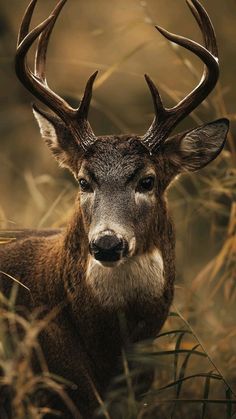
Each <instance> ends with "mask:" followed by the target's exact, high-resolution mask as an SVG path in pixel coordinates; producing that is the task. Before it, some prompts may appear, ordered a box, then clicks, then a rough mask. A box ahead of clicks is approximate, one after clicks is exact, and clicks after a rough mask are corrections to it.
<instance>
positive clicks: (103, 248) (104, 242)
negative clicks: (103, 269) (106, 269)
mask: <svg viewBox="0 0 236 419" xmlns="http://www.w3.org/2000/svg"><path fill="white" fill-rule="evenodd" d="M89 250H90V253H91V255H92V256H93V257H94V258H95V259H96V260H98V261H99V262H101V263H103V262H105V263H106V262H117V261H119V260H120V259H122V258H123V257H125V256H126V255H127V253H128V242H127V241H126V240H125V239H124V238H123V237H122V236H118V235H117V234H114V233H113V232H111V231H106V232H103V233H100V234H99V235H98V236H97V237H96V238H95V239H94V240H92V241H91V242H90V245H89Z"/></svg>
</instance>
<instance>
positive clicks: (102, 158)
mask: <svg viewBox="0 0 236 419" xmlns="http://www.w3.org/2000/svg"><path fill="white" fill-rule="evenodd" d="M129 139H131V140H132V137H128V138H123V137H121V138H119V137H107V138H106V139H104V137H103V138H102V139H101V140H100V139H98V141H97V142H96V143H95V145H94V146H93V147H92V148H91V150H89V152H88V153H86V154H85V157H84V159H83V161H82V163H81V166H80V168H79V171H78V176H83V175H85V176H86V175H88V176H91V177H93V176H96V177H97V178H98V179H100V180H102V181H108V180H111V181H113V182H114V181H119V180H121V181H122V180H123V181H125V180H127V179H129V178H130V177H132V176H133V175H135V174H137V175H139V174H140V175H145V174H147V173H153V174H154V173H155V164H154V160H153V159H152V157H151V156H150V154H149V152H148V151H147V150H146V149H145V148H144V147H143V146H142V145H140V144H139V143H132V142H131V143H130V141H129Z"/></svg>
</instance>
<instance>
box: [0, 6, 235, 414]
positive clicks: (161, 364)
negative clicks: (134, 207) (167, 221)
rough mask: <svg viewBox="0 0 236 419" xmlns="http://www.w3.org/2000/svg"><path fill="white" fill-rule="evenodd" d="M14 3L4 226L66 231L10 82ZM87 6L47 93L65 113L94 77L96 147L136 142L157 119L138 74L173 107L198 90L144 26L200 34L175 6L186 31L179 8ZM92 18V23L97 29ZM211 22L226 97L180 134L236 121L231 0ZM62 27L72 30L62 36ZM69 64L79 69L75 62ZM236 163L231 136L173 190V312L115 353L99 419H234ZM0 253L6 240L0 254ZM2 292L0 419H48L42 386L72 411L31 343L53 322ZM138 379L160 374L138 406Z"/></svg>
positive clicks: (65, 184)
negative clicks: (116, 366) (64, 101)
mask: <svg viewBox="0 0 236 419" xmlns="http://www.w3.org/2000/svg"><path fill="white" fill-rule="evenodd" d="M13 3H14V2H13ZM19 3H20V4H19V5H18V4H17V6H16V5H14V4H9V2H8V3H7V4H6V2H4V1H3V0H0V5H1V16H0V19H1V23H2V25H1V31H2V45H1V48H2V50H1V51H0V54H1V55H0V60H1V64H2V74H3V77H2V86H1V91H2V97H3V100H4V101H5V104H6V105H5V106H4V109H3V111H2V116H1V118H2V122H3V124H1V127H0V130H1V138H2V140H1V141H2V146H1V152H0V168H1V169H2V172H3V173H2V174H1V182H0V196H1V201H0V226H1V228H15V227H17V226H27V227H48V226H49V227H57V226H63V225H64V224H65V222H66V218H67V217H68V216H69V213H70V210H71V206H72V202H73V199H74V198H73V197H74V195H75V185H74V183H73V180H71V179H70V177H69V176H68V175H67V174H66V173H63V172H59V170H58V169H57V168H56V165H54V163H53V162H52V159H51V158H50V156H49V153H48V150H47V149H46V148H43V145H42V144H41V143H40V142H39V141H38V142H36V141H34V138H31V137H37V136H38V132H37V129H36V127H35V126H34V125H33V122H32V121H33V118H32V117H31V115H30V111H29V97H28V95H27V94H26V93H25V92H23V91H22V89H21V88H20V87H19V86H18V85H17V83H16V81H15V79H14V75H13V72H11V70H10V69H11V61H12V57H13V55H14V52H13V51H14V43H13V41H12V39H13V38H14V39H15V38H16V35H15V34H16V28H17V24H18V23H19V19H20V16H21V14H22V12H23V9H24V7H25V2H24V1H21V2H19ZM48 3H50V4H49V6H50V5H53V4H54V3H53V2H52V1H49V2H48ZM74 3H76V2H74ZM79 3H80V2H79ZM90 3H91V4H89V5H87V4H86V7H85V3H84V5H82V4H81V5H79V6H80V13H81V18H80V22H81V27H80V24H79V31H80V39H79V40H78V24H77V16H78V10H75V13H73V11H74V10H73V8H74V9H75V8H76V5H75V4H72V3H71V4H69V2H68V6H67V8H66V10H67V15H66V16H65V18H64V21H63V19H62V22H61V28H59V30H58V35H57V37H58V39H59V41H58V43H57V42H56V40H54V39H53V40H52V54H54V55H53V59H52V60H51V62H49V70H50V67H51V69H52V75H53V70H54V71H55V68H57V66H58V64H60V67H62V66H63V69H62V70H63V71H61V75H60V71H58V72H57V74H56V75H55V77H52V83H54V84H55V85H58V90H59V91H60V92H63V90H64V92H67V94H68V99H71V100H73V99H72V96H74V90H75V87H74V86H75V84H77V80H78V74H79V75H81V77H80V80H81V89H82V81H83V80H85V79H86V77H87V75H88V73H91V72H92V71H93V70H95V69H96V68H97V67H98V68H101V69H103V72H102V74H101V75H100V78H98V81H97V85H96V89H95V99H94V102H93V109H92V113H91V118H90V119H91V120H92V121H94V123H93V126H97V132H98V133H99V131H100V132H103V133H106V132H110V131H113V132H114V131H115V132H119V131H122V132H124V131H125V132H131V131H136V132H141V131H142V130H144V123H143V120H144V117H146V116H147V118H146V119H148V118H149V112H150V109H151V107H150V108H149V96H148V95H149V93H148V91H147V89H145V85H144V82H143V81H142V79H141V76H142V74H143V73H144V72H147V71H148V72H149V73H150V74H154V75H155V76H156V79H157V81H158V80H159V83H158V85H159V86H160V87H161V88H162V93H163V97H164V99H165V101H166V102H167V103H168V101H169V102H170V103H173V102H174V101H177V100H178V99H179V98H180V97H181V96H183V95H184V92H185V91H187V90H189V86H192V84H193V83H194V81H195V79H196V78H197V79H198V77H199V76H198V74H199V72H198V63H196V65H195V61H194V64H192V57H191V56H189V54H186V53H185V52H183V51H182V50H180V49H179V48H176V47H175V48H173V47H172V45H169V46H168V44H167V43H166V42H165V41H163V40H162V39H160V37H159V35H157V34H156V33H155V32H153V30H152V23H153V22H157V21H158V23H160V24H161V25H163V26H166V27H167V28H168V29H170V30H173V31H177V32H181V33H184V34H185V33H187V34H188V35H189V34H192V33H194V34H195V32H194V30H193V29H192V28H193V26H194V23H193V21H192V20H190V19H188V17H189V15H188V14H187V11H185V9H184V7H185V6H184V4H182V3H181V4H178V8H180V7H181V17H179V16H178V18H177V14H178V13H175V12H174V11H173V10H174V9H175V7H177V6H176V5H175V2H173V0H168V1H165V2H164V1H162V0H160V2H159V4H158V5H155V4H152V1H150V2H149V4H148V5H147V4H146V2H143V1H142V2H140V3H138V2H135V1H132V2H131V3H130V4H129V5H128V6H127V3H126V2H125V1H121V5H120V7H121V8H120V9H119V11H118V10H114V6H111V4H110V3H109V2H107V0H102V3H101V10H100V9H98V8H97V5H96V2H95V0H93V1H91V2H90ZM108 3H109V4H108ZM49 6H48V7H49ZM40 7H41V8H40ZM40 7H39V13H42V15H44V16H45V14H46V13H47V12H48V9H47V8H46V7H45V5H44V4H42V5H41V6H40ZM94 7H95V8H96V14H95V15H96V16H95V17H96V19H95V17H93V16H94V13H93V8H94ZM122 7H123V9H122ZM49 8H50V7H49ZM111 8H112V9H111ZM207 8H208V10H209V11H210V13H211V15H212V18H213V20H214V22H215V26H216V29H217V35H218V38H219V43H220V47H221V48H220V49H221V66H222V70H223V71H222V79H221V85H219V86H218V88H217V90H216V92H215V93H214V94H213V95H212V96H211V97H210V99H209V100H208V101H207V102H205V103H204V104H203V105H202V106H201V107H200V108H199V110H198V112H197V113H194V114H193V115H192V117H191V118H188V120H187V121H186V122H185V123H184V125H183V127H181V128H183V129H187V128H189V127H190V126H192V125H193V124H195V125H196V124H199V123H201V122H205V121H209V120H213V119H216V118H218V117H222V116H226V117H229V119H231V121H235V119H236V114H235V113H234V110H233V106H234V104H235V97H234V96H235V94H234V93H235V92H234V91H233V87H234V69H233V64H232V59H231V57H232V51H233V46H232V43H231V38H232V37H235V33H234V32H235V25H234V20H233V19H235V3H234V2H233V0H232V1H229V2H227V4H225V5H222V2H220V1H215V0H214V1H213V0H211V1H208V2H207ZM71 9H72V10H71ZM182 9H183V13H182ZM121 10H123V12H124V13H123V12H122V13H123V14H121ZM111 11H112V12H113V13H111ZM13 12H14V13H13ZM175 14H176V16H175ZM74 16H76V18H75V17H74ZM40 17H41V15H40V16H39V18H40ZM69 19H71V21H70V22H71V27H70V28H69V29H68V21H69ZM75 19H76V20H75ZM85 22H87V23H85ZM63 25H64V26H63ZM86 25H87V26H86ZM59 26H60V25H59ZM191 36H192V35H191ZM64 37H65V39H64ZM71 37H72V38H71ZM108 37H109V42H108V40H107V39H108ZM124 39H125V48H124ZM196 39H197V34H196ZM112 42H113V44H112ZM77 43H79V46H78V45H77ZM114 43H115V47H114ZM91 44H92V45H93V47H91ZM66 45H70V46H71V47H70V48H69V53H68V59H67V52H65V57H64V52H63V53H61V50H62V49H63V48H66ZM117 45H119V47H117ZM122 47H123V48H122ZM9 48H10V49H9ZM93 48H94V49H93ZM78 49H79V54H77V50H78ZM73 51H75V52H76V54H75V52H73ZM73 53H74V54H75V58H74V59H73V60H72V58H71V57H72V56H73ZM78 55H80V58H78ZM61 56H62V57H63V62H62V60H61V58H60V57H61ZM58 57H59V58H58ZM153 57H155V59H154V58H153ZM160 57H161V60H160ZM64 58H65V61H64ZM88 60H90V61H88ZM144 64H145V65H144ZM147 67H148V68H147ZM167 68H168V69H169V71H168V74H167V71H166V69H167ZM134 69H136V70H135V71H134ZM63 72H64V74H63ZM123 73H125V74H123ZM173 74H174V76H175V77H174V78H173ZM65 75H66V77H65ZM157 75H158V76H157ZM154 78H155V77H154ZM49 79H50V76H49ZM71 80H72V81H71ZM67 83H68V86H67ZM70 83H71V84H70ZM72 83H73V85H72ZM231 85H232V89H231V87H230V86H231ZM121 86H124V88H123V89H122V88H121ZM166 86H168V88H167V87H166ZM101 87H102V89H101ZM111 89H113V95H112V97H111V94H110V92H111ZM140 89H143V90H140ZM78 90H79V89H78ZM68 92H69V93H68ZM70 92H73V94H72V93H71V94H70ZM78 93H79V91H78ZM133 97H135V101H134V99H133ZM74 99H77V98H74ZM124 103H125V104H126V105H125V108H124V106H123V104H124ZM150 106H151V103H150ZM150 118H151V115H150ZM140 121H141V122H140ZM193 121H194V122H193ZM145 125H148V122H147V123H146V122H145ZM235 163H236V141H235V127H234V123H232V128H231V132H230V135H229V137H228V142H227V145H226V147H225V149H224V151H223V152H222V153H221V155H220V156H219V157H218V158H217V160H216V161H215V162H214V163H213V164H211V165H210V166H209V167H207V168H206V169H204V170H203V171H201V172H199V173H198V174H191V175H190V174H188V175H186V176H183V177H182V178H180V179H178V180H176V182H175V183H174V184H173V185H172V187H171V188H170V190H169V192H168V194H169V199H170V206H171V209H172V213H173V217H174V219H175V222H176V230H177V234H176V235H177V281H176V293H175V301H174V306H173V309H172V312H171V313H170V316H169V319H168V321H167V322H166V324H165V327H164V329H163V330H162V331H161V333H160V335H159V336H158V337H157V339H156V340H155V342H154V343H151V342H143V343H142V344H139V345H138V346H137V347H136V348H135V351H133V352H132V353H129V352H128V353H127V352H124V353H123V365H124V374H123V375H122V376H120V377H117V379H116V383H115V387H114V388H115V389H114V390H113V391H112V392H110V393H109V395H108V397H107V400H105V401H102V400H101V399H100V397H99V395H98V394H97V397H98V399H99V400H100V406H101V408H100V412H103V414H105V417H106V418H107V419H108V418H111V419H113V418H114V419H115V418H116V417H117V416H118V415H120V416H121V417H123V418H125V419H128V418H129V419H133V418H135V419H136V418H148V419H152V418H158V419H159V418H161V419H162V418H168V419H178V418H191V419H195V418H196V419H203V418H204V419H210V418H214V419H218V418H219V419H229V418H233V417H236V405H235V400H236V398H235V393H236V362H235V360H236V358H235V346H236V340H235V337H236V326H235V321H234V318H235V300H236V270H235V266H236V164H235ZM6 240H8V239H6V238H5V239H4V237H2V239H1V241H0V245H1V244H3V243H4V242H5V241H6ZM6 280H9V281H12V283H13V287H12V293H11V296H10V297H9V299H6V298H5V297H4V296H3V295H0V370H1V381H0V382H1V390H0V418H1V419H2V418H3V419H5V418H7V412H6V411H4V406H3V400H5V399H6V394H9V392H10V395H11V397H12V400H13V401H12V409H13V411H14V418H16V419H23V418H24V419H25V418H29V419H30V418H34V419H35V418H43V417H44V415H45V414H46V413H47V409H46V408H45V407H44V408H42V409H38V408H37V407H36V405H35V403H34V396H35V395H36V394H37V392H38V391H40V389H41V388H43V387H45V386H47V387H49V388H50V389H51V390H52V391H56V392H57V393H59V394H60V396H61V397H62V398H63V399H64V401H65V403H67V404H68V407H69V408H70V409H71V410H72V411H73V406H72V405H71V404H70V401H69V400H67V398H66V393H65V391H64V390H65V388H66V386H68V385H73V383H66V382H64V381H63V380H62V379H61V378H60V377H54V376H51V375H50V374H49V372H48V370H47V366H46V364H45V361H44V358H43V354H42V353H41V351H40V347H39V345H38V343H37V337H38V334H39V332H40V330H41V329H42V327H45V324H47V322H48V321H50V318H45V319H43V320H42V317H41V316H40V313H31V314H29V313H25V312H21V311H20V312H19V311H17V310H16V305H17V287H19V286H21V285H20V284H16V283H15V281H14V279H12V278H6ZM53 315H55V313H52V317H53ZM9 330H10V332H9ZM32 352H35V353H37V356H38V357H39V359H40V362H41V370H42V371H41V373H40V374H38V375H34V374H33V372H32V370H31V366H30V356H31V355H32ZM140 369H142V370H146V372H147V373H150V371H154V381H153V384H152V386H151V389H149V390H144V389H141V396H139V397H138V399H136V398H135V392H136V390H137V387H138V386H139V385H140V383H138V382H137V373H138V372H139V371H140ZM95 391H96V389H95Z"/></svg>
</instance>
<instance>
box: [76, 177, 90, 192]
mask: <svg viewBox="0 0 236 419" xmlns="http://www.w3.org/2000/svg"><path fill="white" fill-rule="evenodd" d="M79 186H80V189H81V191H83V192H92V191H93V190H92V186H91V185H90V183H89V182H88V181H87V180H86V179H84V178H81V179H79Z"/></svg>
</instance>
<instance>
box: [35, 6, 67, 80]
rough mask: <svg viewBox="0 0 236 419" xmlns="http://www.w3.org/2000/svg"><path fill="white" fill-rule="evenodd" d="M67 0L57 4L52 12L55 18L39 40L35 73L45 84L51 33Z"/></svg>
mask: <svg viewBox="0 0 236 419" xmlns="http://www.w3.org/2000/svg"><path fill="white" fill-rule="evenodd" d="M66 1H67V0H62V1H61V2H60V3H58V4H57V6H56V7H55V9H54V10H53V12H52V13H51V16H54V19H52V21H51V23H50V24H49V25H48V26H47V27H46V29H44V31H43V32H42V33H41V35H40V37H39V40H38V46H37V49H36V54H35V66H34V73H35V75H36V76H37V77H38V78H39V79H40V80H41V81H42V82H44V83H45V84H47V81H46V74H45V70H46V56H47V49H48V43H49V39H50V35H51V33H52V30H53V28H54V25H55V23H56V21H57V19H58V16H59V14H60V12H61V10H62V9H63V6H64V5H65V3H66Z"/></svg>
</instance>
